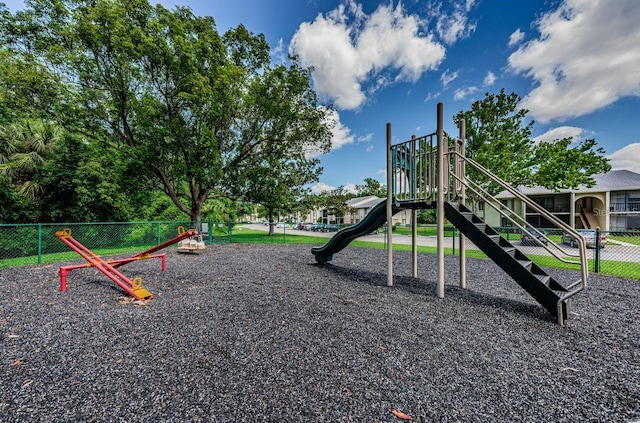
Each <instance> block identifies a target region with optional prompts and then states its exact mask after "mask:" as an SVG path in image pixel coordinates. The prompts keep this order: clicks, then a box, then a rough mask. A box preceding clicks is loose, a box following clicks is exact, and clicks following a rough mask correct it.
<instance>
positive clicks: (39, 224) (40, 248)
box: [38, 223, 42, 264]
mask: <svg viewBox="0 0 640 423" xmlns="http://www.w3.org/2000/svg"><path fill="white" fill-rule="evenodd" d="M38 264H42V223H38Z"/></svg>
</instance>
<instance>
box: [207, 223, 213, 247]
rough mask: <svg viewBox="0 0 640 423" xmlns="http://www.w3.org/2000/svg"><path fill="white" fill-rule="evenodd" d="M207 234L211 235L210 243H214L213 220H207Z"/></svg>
mask: <svg viewBox="0 0 640 423" xmlns="http://www.w3.org/2000/svg"><path fill="white" fill-rule="evenodd" d="M207 232H208V233H207V236H208V237H209V245H211V244H213V222H212V221H208V222H207Z"/></svg>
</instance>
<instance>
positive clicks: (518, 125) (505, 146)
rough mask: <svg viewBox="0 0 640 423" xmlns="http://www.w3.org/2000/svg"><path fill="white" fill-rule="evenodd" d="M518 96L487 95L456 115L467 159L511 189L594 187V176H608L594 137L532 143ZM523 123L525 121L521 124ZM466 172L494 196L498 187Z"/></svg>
mask: <svg viewBox="0 0 640 423" xmlns="http://www.w3.org/2000/svg"><path fill="white" fill-rule="evenodd" d="M520 100H521V98H520V96H518V95H517V94H515V93H511V94H506V93H505V91H504V89H503V90H501V91H500V93H498V94H489V93H487V94H486V95H485V98H484V99H482V100H478V101H476V102H474V103H473V104H472V105H471V109H470V110H468V111H460V112H459V113H458V114H456V115H455V117H454V122H455V123H456V125H459V123H460V121H461V120H462V119H464V120H465V124H466V125H465V126H466V155H467V157H470V158H472V159H474V160H475V161H476V162H478V163H479V164H480V165H481V166H483V167H485V168H487V169H488V170H490V171H491V172H492V173H494V174H496V175H497V176H498V177H499V178H501V179H503V180H504V181H506V182H508V183H509V184H511V185H513V186H520V185H526V186H533V185H539V186H542V187H545V188H548V189H551V190H558V189H568V188H573V189H577V188H578V187H579V186H580V185H586V186H593V185H594V184H595V180H594V178H593V175H595V174H597V173H601V172H608V171H609V170H611V166H610V165H609V163H608V159H607V158H605V157H604V150H603V149H602V148H601V147H597V144H596V142H595V140H594V139H588V140H584V141H579V142H578V143H577V144H575V143H574V140H572V139H571V138H564V139H560V140H554V141H552V142H535V141H534V140H533V139H532V138H531V133H532V128H533V125H534V122H533V120H531V121H529V122H526V116H527V113H528V110H526V109H522V108H520V107H519V104H520ZM525 122H526V123H525ZM467 174H468V175H469V177H470V178H471V179H473V180H474V181H475V182H478V183H480V184H481V185H483V187H484V188H485V189H487V190H488V191H489V193H490V194H492V195H495V194H497V193H498V192H499V191H501V190H502V188H501V187H500V186H499V185H497V184H496V183H494V182H492V181H490V180H489V179H488V178H486V177H485V176H484V175H482V174H480V173H479V172H477V171H475V170H474V169H469V167H467Z"/></svg>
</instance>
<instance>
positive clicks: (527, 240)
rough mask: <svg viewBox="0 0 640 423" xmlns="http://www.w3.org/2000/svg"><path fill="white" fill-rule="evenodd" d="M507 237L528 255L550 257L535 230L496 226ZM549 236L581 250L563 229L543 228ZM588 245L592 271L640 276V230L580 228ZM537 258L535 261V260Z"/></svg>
mask: <svg viewBox="0 0 640 423" xmlns="http://www.w3.org/2000/svg"><path fill="white" fill-rule="evenodd" d="M495 229H496V230H497V231H499V232H500V233H501V234H502V236H503V237H504V238H506V239H507V240H508V241H510V242H511V243H512V244H514V245H515V246H516V247H518V248H519V249H521V250H522V251H523V252H524V253H525V254H526V255H528V256H530V257H532V258H533V259H535V256H539V257H544V256H548V254H547V253H546V250H545V249H544V248H542V247H541V246H539V245H538V243H537V242H536V241H534V240H533V237H534V236H536V234H535V233H534V232H531V233H527V234H522V233H521V232H520V230H517V229H514V228H495ZM539 231H540V232H542V233H543V234H545V235H546V237H547V238H548V239H549V240H551V241H552V242H555V243H557V244H560V245H562V247H563V248H565V249H566V250H567V251H572V250H577V248H576V242H575V240H573V239H572V238H571V237H570V236H569V235H567V234H563V232H562V230H560V229H539ZM578 232H580V233H581V235H582V236H583V237H584V238H585V241H586V244H587V257H588V260H589V270H590V271H591V272H594V273H604V274H609V275H615V276H621V277H625V278H631V279H640V231H627V230H615V231H601V230H600V229H595V230H578ZM534 261H535V260H534Z"/></svg>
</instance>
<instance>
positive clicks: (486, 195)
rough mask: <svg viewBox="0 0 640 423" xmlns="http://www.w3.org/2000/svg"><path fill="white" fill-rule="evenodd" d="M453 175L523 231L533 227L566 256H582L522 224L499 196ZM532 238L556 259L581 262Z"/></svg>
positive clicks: (570, 262)
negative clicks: (568, 258)
mask: <svg viewBox="0 0 640 423" xmlns="http://www.w3.org/2000/svg"><path fill="white" fill-rule="evenodd" d="M451 175H452V176H453V177H454V178H455V179H456V181H459V182H460V183H461V184H464V185H465V186H466V187H467V188H468V189H470V190H471V191H473V192H474V194H476V195H477V196H478V197H479V198H480V199H481V200H482V201H484V202H485V203H486V204H488V205H489V206H490V207H492V208H493V209H494V210H495V211H497V212H498V213H499V214H500V215H501V216H503V217H504V218H506V219H508V220H509V221H510V222H511V223H513V224H514V225H515V226H516V227H517V228H518V229H520V230H521V231H527V228H530V229H533V230H534V231H535V232H536V233H537V234H538V235H540V236H541V237H542V238H544V239H546V240H547V241H548V242H549V243H551V245H552V246H554V247H556V249H557V250H559V251H560V252H561V253H563V254H564V255H565V256H568V257H580V255H579V254H574V253H571V252H569V251H566V250H565V249H563V248H562V247H560V246H559V245H558V244H556V243H555V242H553V241H551V240H550V239H549V238H548V237H547V236H546V235H545V234H543V233H542V232H540V231H539V230H538V229H537V228H535V227H533V226H530V225H529V226H527V225H526V222H525V225H521V224H520V223H518V221H517V220H516V219H514V218H513V217H512V216H510V215H509V214H507V213H505V212H504V210H502V209H506V210H507V211H509V212H511V213H512V214H515V215H516V216H518V217H520V216H519V215H518V214H517V213H516V212H515V211H513V210H511V209H510V208H508V207H507V206H505V205H503V204H502V203H500V202H499V201H498V199H497V198H495V197H494V196H493V195H491V194H489V193H488V192H486V191H485V190H484V189H483V188H481V187H480V186H479V185H478V184H477V183H475V182H473V181H471V180H469V181H468V182H470V184H469V183H467V182H465V181H463V180H462V179H461V178H460V177H458V176H457V175H455V174H454V173H452V174H451ZM472 185H475V187H476V188H474V187H473V186H472ZM490 200H491V201H490ZM496 204H499V205H500V207H498V206H496ZM532 239H533V241H534V242H536V243H538V245H539V246H541V247H542V248H544V249H545V250H547V251H548V252H549V254H551V255H552V256H554V257H555V258H556V259H558V260H560V261H561V262H563V263H568V264H577V265H580V264H581V262H580V261H573V260H567V259H565V258H564V257H562V256H560V255H558V253H557V252H555V251H553V250H552V249H551V248H549V246H548V245H545V244H544V243H542V242H541V241H540V240H538V239H537V238H532Z"/></svg>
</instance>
